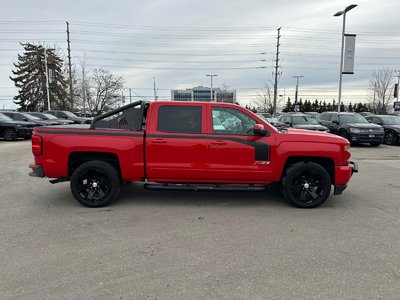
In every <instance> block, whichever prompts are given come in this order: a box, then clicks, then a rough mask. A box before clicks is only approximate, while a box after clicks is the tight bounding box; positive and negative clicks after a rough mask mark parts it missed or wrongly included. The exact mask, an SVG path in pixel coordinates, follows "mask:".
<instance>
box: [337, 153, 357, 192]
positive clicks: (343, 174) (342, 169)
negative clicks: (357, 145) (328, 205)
mask: <svg viewBox="0 0 400 300" xmlns="http://www.w3.org/2000/svg"><path fill="white" fill-rule="evenodd" d="M354 173H358V164H357V163H356V162H355V161H350V163H349V164H348V165H347V166H337V167H335V189H334V192H333V194H334V195H341V194H342V193H343V191H344V190H345V189H346V188H347V183H348V182H349V181H350V178H351V176H352V175H353V174H354Z"/></svg>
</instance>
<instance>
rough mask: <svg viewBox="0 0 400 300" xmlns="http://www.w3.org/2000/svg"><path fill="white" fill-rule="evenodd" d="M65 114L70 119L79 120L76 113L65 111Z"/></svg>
mask: <svg viewBox="0 0 400 300" xmlns="http://www.w3.org/2000/svg"><path fill="white" fill-rule="evenodd" d="M64 113H65V114H66V115H67V116H68V117H72V118H78V116H77V115H75V114H74V113H72V112H70V111H64Z"/></svg>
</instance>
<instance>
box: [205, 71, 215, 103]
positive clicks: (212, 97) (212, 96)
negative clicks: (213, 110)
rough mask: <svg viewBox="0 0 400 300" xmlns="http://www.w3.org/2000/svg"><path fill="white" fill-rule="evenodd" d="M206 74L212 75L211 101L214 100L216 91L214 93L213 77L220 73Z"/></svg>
mask: <svg viewBox="0 0 400 300" xmlns="http://www.w3.org/2000/svg"><path fill="white" fill-rule="evenodd" d="M206 76H209V77H211V97H210V98H211V100H210V101H214V93H213V77H214V76H218V75H215V74H207V75H206Z"/></svg>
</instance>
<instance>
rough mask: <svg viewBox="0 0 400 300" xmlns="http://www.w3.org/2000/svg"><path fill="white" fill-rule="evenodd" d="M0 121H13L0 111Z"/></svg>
mask: <svg viewBox="0 0 400 300" xmlns="http://www.w3.org/2000/svg"><path fill="white" fill-rule="evenodd" d="M0 121H13V119H11V118H10V117H7V116H6V115H3V114H2V113H0Z"/></svg>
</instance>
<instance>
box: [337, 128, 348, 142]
mask: <svg viewBox="0 0 400 300" xmlns="http://www.w3.org/2000/svg"><path fill="white" fill-rule="evenodd" d="M339 136H341V137H342V138H345V139H346V140H348V141H350V139H349V134H348V133H347V132H346V131H344V130H342V131H340V132H339Z"/></svg>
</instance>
